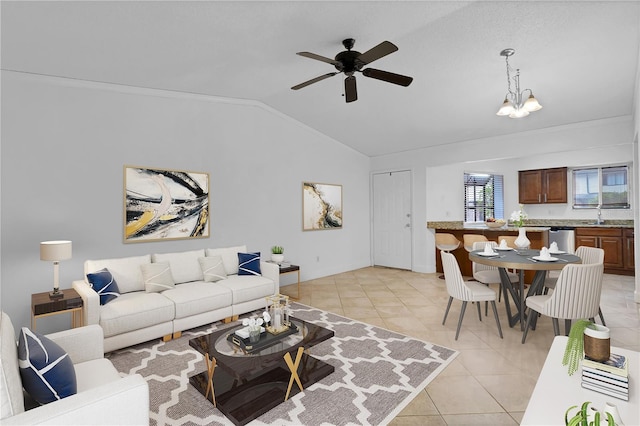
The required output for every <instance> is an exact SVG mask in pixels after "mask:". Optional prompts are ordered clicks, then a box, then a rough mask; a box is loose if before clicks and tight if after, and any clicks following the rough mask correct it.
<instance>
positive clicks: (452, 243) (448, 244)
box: [436, 232, 462, 280]
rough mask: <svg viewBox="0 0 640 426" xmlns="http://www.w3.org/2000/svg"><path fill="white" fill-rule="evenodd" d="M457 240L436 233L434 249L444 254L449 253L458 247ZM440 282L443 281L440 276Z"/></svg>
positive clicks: (448, 235) (451, 236)
mask: <svg viewBox="0 0 640 426" xmlns="http://www.w3.org/2000/svg"><path fill="white" fill-rule="evenodd" d="M460 244H462V243H461V242H460V240H459V239H457V238H456V236H455V235H453V234H447V233H442V232H437V233H436V248H437V249H438V250H440V251H443V252H445V253H450V252H452V251H454V250H455V249H457V248H458V247H460ZM438 278H440V279H441V280H444V275H440V277H438Z"/></svg>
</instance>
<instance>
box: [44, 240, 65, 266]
mask: <svg viewBox="0 0 640 426" xmlns="http://www.w3.org/2000/svg"><path fill="white" fill-rule="evenodd" d="M68 259H71V241H43V242H41V243H40V260H51V261H54V262H58V261H60V260H68Z"/></svg>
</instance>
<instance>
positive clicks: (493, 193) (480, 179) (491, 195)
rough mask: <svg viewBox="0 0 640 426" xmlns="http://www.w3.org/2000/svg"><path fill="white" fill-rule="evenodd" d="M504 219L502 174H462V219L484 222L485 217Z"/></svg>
mask: <svg viewBox="0 0 640 426" xmlns="http://www.w3.org/2000/svg"><path fill="white" fill-rule="evenodd" d="M489 217H494V218H496V219H504V191H503V179H502V175H490V174H485V173H465V174H464V221H465V222H484V221H485V220H486V219H487V218H489Z"/></svg>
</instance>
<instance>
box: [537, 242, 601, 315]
mask: <svg viewBox="0 0 640 426" xmlns="http://www.w3.org/2000/svg"><path fill="white" fill-rule="evenodd" d="M576 256H578V257H579V258H580V259H582V264H583V265H590V264H593V263H599V264H604V250H603V249H601V248H596V247H588V246H580V247H578V248H577V249H576ZM557 281H558V277H557V276H553V275H551V274H550V273H549V274H548V275H547V278H545V280H544V286H545V292H546V291H548V290H553V289H554V288H555V287H556V282H557ZM598 316H599V317H600V321H601V322H602V325H604V326H606V325H607V324H606V323H605V321H604V315H603V314H602V309H601V308H600V307H598Z"/></svg>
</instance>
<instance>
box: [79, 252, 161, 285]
mask: <svg viewBox="0 0 640 426" xmlns="http://www.w3.org/2000/svg"><path fill="white" fill-rule="evenodd" d="M145 263H151V255H149V254H147V255H144V256H131V257H123V258H118V259H102V260H87V261H86V262H84V275H85V276H86V275H87V274H89V273H92V272H97V271H99V270H101V269H104V268H107V269H108V270H109V272H111V275H113V278H114V279H115V280H116V282H117V283H118V289H119V290H120V294H123V293H130V292H132V291H144V281H143V280H142V271H140V265H144V264H145ZM87 283H88V281H87Z"/></svg>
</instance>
